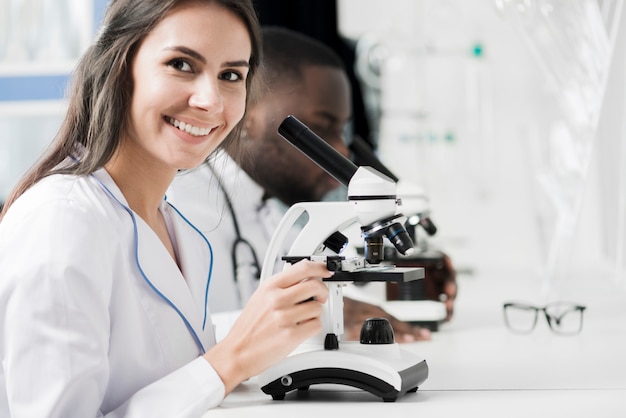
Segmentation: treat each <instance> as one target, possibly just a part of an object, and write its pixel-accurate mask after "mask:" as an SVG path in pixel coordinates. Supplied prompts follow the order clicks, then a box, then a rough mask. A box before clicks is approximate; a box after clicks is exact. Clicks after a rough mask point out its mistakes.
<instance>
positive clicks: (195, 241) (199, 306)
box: [94, 169, 214, 348]
mask: <svg viewBox="0 0 626 418" xmlns="http://www.w3.org/2000/svg"><path fill="white" fill-rule="evenodd" d="M94 177H96V179H97V180H98V181H99V182H100V183H101V184H102V185H103V186H104V187H105V188H106V189H107V190H108V191H109V193H110V194H111V195H112V197H113V198H114V199H115V200H117V202H118V203H119V204H120V205H122V206H123V207H124V208H125V209H126V210H127V211H130V209H129V207H128V203H127V201H126V199H125V198H124V195H123V194H122V192H121V191H120V189H119V188H118V187H117V185H116V184H115V182H114V181H113V179H112V178H111V176H110V175H109V174H108V173H107V172H106V170H104V169H101V170H99V171H97V172H96V173H94ZM161 209H162V210H163V215H164V216H166V217H168V216H169V217H170V219H171V220H172V221H173V224H174V227H175V230H176V231H175V235H176V236H175V241H176V242H175V243H174V246H175V247H176V246H177V245H178V249H179V257H180V258H181V259H183V260H188V259H195V258H196V254H193V252H192V251H190V248H193V247H200V249H197V250H196V251H202V249H205V250H204V251H205V253H204V254H205V256H204V257H202V258H200V260H206V259H208V258H209V257H207V256H206V254H207V253H208V251H207V250H206V247H207V245H206V243H204V242H199V240H200V239H202V237H201V236H200V235H198V234H197V236H196V237H194V236H188V235H187V234H182V233H181V232H180V231H181V230H184V228H182V227H181V226H180V225H179V224H180V223H181V222H184V221H183V220H182V219H181V218H180V216H178V215H177V214H176V215H174V216H173V215H172V213H171V211H169V210H168V209H169V206H168V205H167V204H166V203H165V202H163V206H162V207H161ZM130 213H132V216H133V217H134V219H135V223H136V227H137V262H138V267H139V268H140V269H141V272H142V274H143V276H144V278H145V280H146V281H147V283H148V285H149V286H150V287H151V288H152V290H153V291H154V292H155V293H156V294H158V295H160V296H161V297H163V298H164V299H166V300H167V301H168V302H169V304H171V306H172V309H173V308H174V307H175V308H176V309H177V310H178V311H179V312H180V313H181V314H182V315H183V316H184V317H185V319H186V320H187V322H188V323H189V325H190V326H191V327H192V328H193V330H194V331H195V333H196V334H197V335H198V337H199V338H200V339H201V341H202V344H203V345H204V347H205V348H207V347H208V346H210V345H211V343H212V342H214V337H213V335H214V334H213V329H212V327H211V326H210V322H209V323H208V326H205V329H206V332H203V330H202V322H203V319H204V306H203V303H204V302H200V299H201V298H200V296H198V297H197V298H194V296H193V295H192V291H191V289H190V287H189V286H190V285H191V284H190V285H188V283H187V281H186V280H185V277H183V273H182V272H181V270H179V269H178V266H177V265H176V262H175V261H174V260H173V259H172V257H171V256H170V254H169V252H168V251H167V250H166V248H165V246H164V245H163V243H162V242H161V240H160V239H159V238H158V236H157V235H156V234H155V233H154V231H153V230H152V229H151V228H150V227H149V226H148V225H147V224H146V223H145V222H144V221H143V219H141V217H139V216H138V215H137V214H135V213H134V212H132V211H131V212H130ZM185 224H186V223H185ZM188 229H189V230H190V231H193V229H191V227H189V228H188ZM193 232H195V231H193ZM187 252H190V254H189V255H188V254H187ZM187 264H191V265H192V266H187ZM203 264H206V262H204V263H199V264H198V265H197V266H195V265H193V263H192V262H190V261H186V262H185V263H184V264H183V263H182V262H181V265H183V272H185V274H186V276H189V277H191V276H193V278H192V279H191V282H192V283H194V286H195V282H199V281H202V280H201V278H198V277H200V276H202V277H204V278H205V280H206V278H207V276H208V268H206V270H205V274H204V275H202V274H201V272H202V269H203V266H202V265H203ZM187 271H189V274H187ZM195 299H197V300H195Z"/></svg>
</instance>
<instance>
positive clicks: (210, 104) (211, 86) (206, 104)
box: [189, 77, 224, 112]
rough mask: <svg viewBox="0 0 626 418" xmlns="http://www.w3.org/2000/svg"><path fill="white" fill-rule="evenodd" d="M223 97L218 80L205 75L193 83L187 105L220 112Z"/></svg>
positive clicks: (222, 105) (222, 108)
mask: <svg viewBox="0 0 626 418" xmlns="http://www.w3.org/2000/svg"><path fill="white" fill-rule="evenodd" d="M223 99H224V98H223V97H222V92H221V90H220V86H219V82H218V80H209V79H208V77H207V78H202V79H199V80H198V81H197V82H196V83H195V84H194V88H193V91H192V93H191V96H190V97H189V105H190V106H191V107H195V108H198V109H202V110H205V111H207V112H221V111H223V110H224V100H223Z"/></svg>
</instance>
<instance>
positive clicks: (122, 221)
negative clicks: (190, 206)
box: [0, 0, 331, 417]
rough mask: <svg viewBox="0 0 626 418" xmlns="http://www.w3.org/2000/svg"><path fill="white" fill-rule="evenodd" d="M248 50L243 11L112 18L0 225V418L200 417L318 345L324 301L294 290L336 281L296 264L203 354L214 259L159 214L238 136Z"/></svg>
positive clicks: (184, 3)
mask: <svg viewBox="0 0 626 418" xmlns="http://www.w3.org/2000/svg"><path fill="white" fill-rule="evenodd" d="M259 47H260V36H259V28H258V22H257V19H256V15H255V13H254V9H253V8H252V5H251V2H250V1H249V0H180V1H177V0H112V1H111V2H110V5H109V8H108V10H107V13H106V16H105V19H104V26H103V28H102V31H101V33H100V34H99V36H98V38H97V40H96V41H95V43H94V44H93V45H91V47H90V48H89V49H88V50H87V51H86V53H85V55H84V56H83V57H82V59H81V61H80V63H79V65H78V67H77V70H76V73H75V75H74V80H73V91H72V93H71V97H70V98H69V106H68V111H67V114H66V116H65V119H64V122H63V124H62V127H61V129H60V131H59V133H58V135H57V137H56V140H55V143H54V144H53V146H52V147H51V148H50V151H49V152H47V153H46V154H45V155H44V156H43V157H42V159H41V160H40V161H39V162H38V163H37V164H36V165H35V166H34V167H33V168H32V170H31V171H30V172H29V173H28V174H27V175H26V176H25V177H24V178H23V179H22V181H21V182H20V183H19V184H18V186H17V187H16V189H15V190H14V191H13V193H12V195H11V196H10V198H9V200H8V201H7V203H6V205H5V207H4V209H3V212H2V218H1V221H0V271H2V280H1V281H0V356H1V357H2V360H3V361H2V369H0V375H1V376H0V382H3V383H4V384H3V385H0V386H1V389H0V391H2V392H3V393H0V415H2V416H12V417H31V416H46V417H60V416H80V417H96V416H113V415H114V416H127V417H130V416H136V417H145V416H168V417H170V416H177V417H187V416H189V417H197V416H200V415H201V414H202V413H203V412H204V411H206V410H207V409H209V408H212V407H214V406H215V405H217V404H219V403H220V402H221V400H222V399H223V397H224V396H225V395H226V394H227V393H229V392H230V391H231V390H232V389H233V388H234V387H235V386H236V385H237V384H239V383H240V382H242V381H243V380H245V379H248V378H250V377H251V376H254V375H256V374H258V373H260V372H261V371H262V370H263V369H265V368H266V367H268V366H269V365H271V364H274V363H276V362H277V361H279V360H280V359H281V358H283V357H284V356H286V355H287V354H288V353H289V352H291V351H292V350H293V348H295V347H296V346H297V345H298V344H300V343H301V342H302V341H303V340H305V339H306V338H309V337H310V336H312V335H313V334H315V333H316V332H317V331H318V330H319V329H320V327H321V326H320V314H321V304H323V303H324V302H325V300H326V298H327V294H326V293H327V290H326V287H325V286H324V285H323V284H322V283H321V281H319V280H305V279H311V278H320V277H328V276H330V274H331V273H330V272H329V271H328V270H327V269H326V268H325V266H323V265H322V264H319V263H311V262H303V263H298V264H297V265H295V266H294V267H293V268H291V269H289V270H287V271H284V272H282V273H280V274H278V275H276V276H275V277H274V280H269V281H267V282H266V283H265V284H264V285H263V286H261V287H260V288H259V289H258V291H257V292H256V294H255V295H254V296H253V297H252V298H251V299H250V301H249V304H248V306H247V307H246V309H245V310H244V311H243V313H242V314H241V317H240V320H239V322H237V323H236V324H235V326H234V327H233V328H232V331H231V333H230V334H229V335H228V336H227V337H226V338H224V339H223V340H222V341H221V342H220V343H217V344H216V341H215V336H214V332H213V326H212V322H211V317H210V314H209V311H210V310H209V306H208V290H209V283H210V279H211V275H212V271H213V263H214V260H213V249H212V247H211V244H210V243H209V241H208V240H207V239H206V237H205V236H204V235H203V234H202V233H200V232H199V231H198V229H197V228H196V227H195V226H194V225H192V224H191V223H190V222H189V221H188V220H187V219H186V218H185V217H184V216H183V215H182V214H181V213H180V212H179V211H178V210H177V209H175V208H174V207H173V206H172V205H170V204H169V203H168V202H167V200H166V199H164V193H165V190H166V189H167V187H168V186H169V183H170V182H171V180H172V179H173V177H174V175H175V173H176V171H177V170H178V169H180V168H189V167H193V166H195V165H198V164H200V163H201V162H202V161H203V160H204V159H205V158H206V157H207V156H208V155H209V154H211V153H212V152H214V151H215V150H216V149H218V148H219V147H221V146H224V144H225V138H226V137H227V136H228V135H232V138H237V137H238V127H239V123H240V121H241V119H242V117H243V115H244V113H245V109H246V101H247V91H248V90H249V87H250V84H251V83H252V80H253V78H254V76H255V73H256V70H257V68H258V66H259V59H260V56H259ZM229 140H230V139H229ZM216 262H218V261H217V260H216ZM309 299H311V300H312V301H311V302H309V303H304V304H303V303H301V301H302V300H309Z"/></svg>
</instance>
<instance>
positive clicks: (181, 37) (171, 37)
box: [121, 1, 252, 170]
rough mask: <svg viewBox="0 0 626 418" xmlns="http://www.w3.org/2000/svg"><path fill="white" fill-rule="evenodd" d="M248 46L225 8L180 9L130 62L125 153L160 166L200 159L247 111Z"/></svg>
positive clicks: (174, 166) (191, 163)
mask: <svg viewBox="0 0 626 418" xmlns="http://www.w3.org/2000/svg"><path fill="white" fill-rule="evenodd" d="M251 49H252V47H251V41H250V36H249V33H248V30H247V28H246V26H245V25H244V23H243V22H242V21H241V20H240V19H239V17H237V16H236V15H234V14H233V13H231V12H230V11H228V10H227V9H225V8H223V7H222V6H220V5H217V4H214V3H207V2H195V1H191V2H184V3H183V4H182V5H180V6H177V7H175V8H174V9H173V10H172V11H171V12H170V13H169V14H168V15H167V16H166V17H165V18H164V19H163V20H162V21H161V22H159V23H158V24H157V25H156V26H155V28H154V29H153V30H152V32H150V33H149V34H148V35H147V36H146V38H145V39H144V40H143V42H142V43H141V45H140V47H139V49H138V51H137V54H136V56H135V58H134V60H133V64H132V79H133V97H132V102H131V109H130V119H129V122H130V123H129V126H128V130H127V135H126V136H125V137H124V138H123V143H122V146H123V150H122V153H121V154H125V155H129V154H132V155H134V156H135V157H136V158H138V161H148V162H149V163H150V164H156V165H157V166H161V167H162V168H163V169H171V170H177V169H184V168H192V167H195V166H197V165H199V164H200V163H201V162H202V161H203V160H204V159H205V158H206V157H207V156H208V155H209V154H210V153H211V152H212V151H214V150H215V149H216V148H217V147H218V146H219V145H220V143H221V142H222V141H223V140H224V138H225V137H226V135H227V134H228V133H229V132H230V131H231V130H232V129H233V127H234V126H235V125H236V124H237V123H238V122H239V120H240V119H241V118H242V117H243V114H244V110H245V101H246V77H247V75H248V69H249V65H248V63H249V60H250V54H251ZM137 156H138V157H137ZM121 157H122V158H124V157H123V156H121Z"/></svg>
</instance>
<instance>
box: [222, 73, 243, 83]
mask: <svg viewBox="0 0 626 418" xmlns="http://www.w3.org/2000/svg"><path fill="white" fill-rule="evenodd" d="M242 79H243V77H242V76H241V74H239V73H238V72H236V71H226V72H224V73H222V80H226V81H239V80H242Z"/></svg>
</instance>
